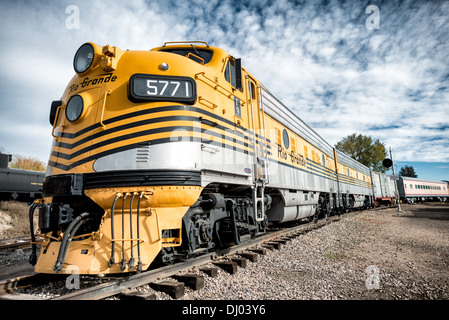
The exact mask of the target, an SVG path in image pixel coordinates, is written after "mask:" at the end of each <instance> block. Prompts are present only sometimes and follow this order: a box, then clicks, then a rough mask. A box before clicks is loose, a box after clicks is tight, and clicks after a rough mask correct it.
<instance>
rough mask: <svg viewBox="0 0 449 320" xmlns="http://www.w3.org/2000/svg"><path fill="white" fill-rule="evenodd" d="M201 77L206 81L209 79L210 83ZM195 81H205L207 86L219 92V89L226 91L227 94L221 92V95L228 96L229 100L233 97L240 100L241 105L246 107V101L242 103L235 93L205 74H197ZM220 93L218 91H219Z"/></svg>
mask: <svg viewBox="0 0 449 320" xmlns="http://www.w3.org/2000/svg"><path fill="white" fill-rule="evenodd" d="M200 76H203V77H204V78H205V79H207V80H208V81H209V82H207V81H204V80H203V79H201V78H200ZM195 80H201V81H203V82H204V83H205V84H207V85H208V86H210V87H212V88H214V89H215V90H217V89H218V88H220V89H221V90H223V91H225V92H226V93H227V94H225V93H223V92H220V91H219V92H220V93H221V94H223V95H225V96H227V97H228V98H229V99H231V97H232V96H234V97H236V98H238V99H239V100H240V103H241V104H242V106H244V105H245V103H246V102H245V101H242V100H241V99H240V98H239V97H237V96H236V95H235V94H234V93H233V92H231V91H229V90H228V89H226V88H225V87H223V86H222V85H220V84H219V83H218V82H215V81H214V80H212V79H210V78H208V77H207V76H206V73H205V72H199V73H197V74H195ZM217 91H218V90H217Z"/></svg>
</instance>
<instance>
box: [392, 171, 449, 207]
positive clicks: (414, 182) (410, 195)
mask: <svg viewBox="0 0 449 320" xmlns="http://www.w3.org/2000/svg"><path fill="white" fill-rule="evenodd" d="M398 189H399V194H400V196H401V200H402V201H404V202H408V203H413V202H416V201H448V200H449V194H448V184H447V183H445V182H442V181H431V180H423V179H416V178H409V177H399V181H398Z"/></svg>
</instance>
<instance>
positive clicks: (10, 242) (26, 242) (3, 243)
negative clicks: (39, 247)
mask: <svg viewBox="0 0 449 320" xmlns="http://www.w3.org/2000/svg"><path fill="white" fill-rule="evenodd" d="M30 245H31V237H30V236H21V237H15V238H8V239H1V240H0V251H6V250H15V249H19V248H24V247H28V246H30Z"/></svg>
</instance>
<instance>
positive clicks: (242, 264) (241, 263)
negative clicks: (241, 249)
mask: <svg viewBox="0 0 449 320" xmlns="http://www.w3.org/2000/svg"><path fill="white" fill-rule="evenodd" d="M231 261H233V262H235V263H237V265H238V266H239V267H240V268H246V266H247V263H246V261H247V259H246V258H239V257H233V258H231Z"/></svg>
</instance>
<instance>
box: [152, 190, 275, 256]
mask: <svg viewBox="0 0 449 320" xmlns="http://www.w3.org/2000/svg"><path fill="white" fill-rule="evenodd" d="M237 191H239V192H238V193H237ZM270 205H271V197H270V196H269V195H265V197H264V212H266V211H267V210H268V209H269V208H270ZM258 211H259V212H255V210H254V202H253V199H252V189H251V188H248V187H246V186H245V187H240V186H237V187H236V186H226V187H219V186H209V187H208V188H207V189H205V190H204V191H203V193H202V195H201V196H200V198H199V199H198V201H196V202H195V204H193V205H192V206H191V207H190V208H189V210H188V211H187V213H186V214H185V215H184V217H183V219H182V220H183V223H182V225H183V227H182V235H183V236H182V239H183V240H182V245H181V246H180V247H171V248H163V249H162V250H161V252H160V254H159V255H158V259H157V260H158V261H156V262H155V264H156V265H157V264H160V263H167V262H171V261H174V260H176V259H181V260H182V259H186V258H189V257H192V256H194V255H197V254H201V253H204V252H206V251H209V250H211V249H214V248H217V249H223V248H226V247H228V246H232V245H235V244H240V243H242V242H246V241H248V240H250V239H252V238H254V237H255V236H257V235H259V234H263V233H265V232H266V230H267V228H268V218H267V216H266V215H264V217H263V219H258V218H257V215H259V216H260V215H261V208H258ZM258 220H260V221H258Z"/></svg>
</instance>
